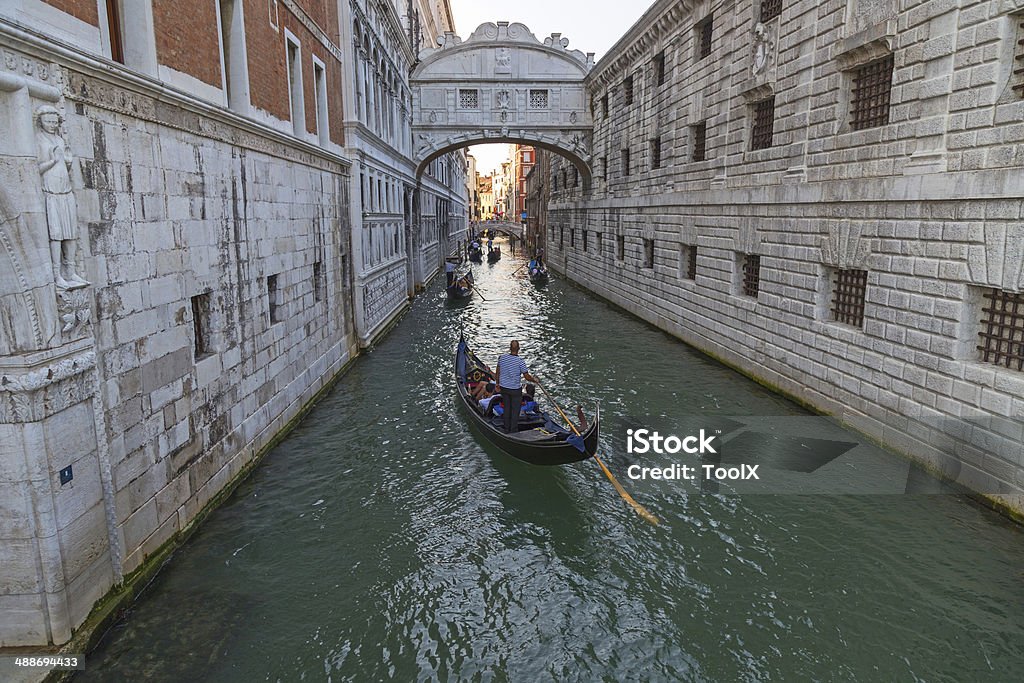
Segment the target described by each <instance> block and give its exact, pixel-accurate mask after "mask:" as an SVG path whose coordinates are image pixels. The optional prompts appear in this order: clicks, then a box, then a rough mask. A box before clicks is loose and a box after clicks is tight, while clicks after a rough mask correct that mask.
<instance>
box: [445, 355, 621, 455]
mask: <svg viewBox="0 0 1024 683" xmlns="http://www.w3.org/2000/svg"><path fill="white" fill-rule="evenodd" d="M488 380H491V381H493V378H492V377H491V375H490V374H489V373H488V372H487V371H486V370H485V369H484V365H483V363H481V362H480V359H479V358H477V357H476V355H475V354H474V353H473V352H472V351H470V350H469V346H468V345H467V344H466V340H465V338H463V339H460V340H459V344H458V346H457V347H456V350H455V381H456V385H457V386H458V390H459V403H460V405H461V406H462V409H463V412H465V413H466V416H467V419H468V420H469V423H470V426H471V427H473V428H474V429H475V430H476V431H478V432H480V433H481V434H482V435H483V436H484V438H486V439H487V440H488V441H490V442H491V443H492V444H494V445H495V446H497V447H498V448H500V449H501V450H503V451H504V452H506V453H508V454H509V455H511V456H512V457H514V458H517V459H519V460H522V461H524V462H528V463H530V464H532V465H564V464H566V463H570V462H579V461H580V460H586V459H587V458H589V457H591V456H592V455H594V453H595V452H596V451H597V439H598V435H599V433H600V422H601V410H600V408H597V409H596V411H595V413H594V421H593V422H592V423H591V424H590V425H589V426H588V427H587V429H586V430H585V431H584V432H583V434H582V439H580V438H578V437H575V435H574V434H573V432H572V431H570V430H568V429H567V428H565V427H563V426H562V425H560V424H558V423H557V422H556V421H555V419H554V418H552V417H551V416H550V415H548V414H547V413H545V412H540V413H539V414H538V415H537V416H536V417H534V418H529V419H528V418H526V417H521V418H520V419H519V431H518V432H515V433H512V434H510V433H508V432H506V431H504V429H502V418H501V417H500V416H497V415H494V416H490V417H486V416H484V414H483V413H482V412H481V410H480V408H479V406H478V404H477V401H476V400H475V399H474V398H473V397H472V395H471V394H470V385H471V384H474V383H475V382H479V381H488ZM570 439H571V441H570ZM574 442H575V443H576V444H579V445H581V446H582V448H583V450H580V449H579V448H578V447H577V446H576V445H574Z"/></svg>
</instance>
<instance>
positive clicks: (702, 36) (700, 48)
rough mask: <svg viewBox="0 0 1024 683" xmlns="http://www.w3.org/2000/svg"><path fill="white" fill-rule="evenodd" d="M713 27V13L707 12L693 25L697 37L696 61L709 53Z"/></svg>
mask: <svg viewBox="0 0 1024 683" xmlns="http://www.w3.org/2000/svg"><path fill="white" fill-rule="evenodd" d="M713 29H714V15H712V14H709V15H707V16H706V17H704V19H702V20H701V21H700V22H698V23H697V25H696V26H694V28H693V31H694V34H695V36H696V38H697V61H698V62H699V61H700V60H702V59H704V58H705V57H707V56H708V55H710V54H711V37H712V32H713Z"/></svg>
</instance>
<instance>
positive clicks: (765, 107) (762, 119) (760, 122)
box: [750, 95, 775, 149]
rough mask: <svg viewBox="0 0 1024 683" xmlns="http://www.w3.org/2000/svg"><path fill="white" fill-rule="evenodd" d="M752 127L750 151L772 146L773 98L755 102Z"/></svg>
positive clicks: (773, 127)
mask: <svg viewBox="0 0 1024 683" xmlns="http://www.w3.org/2000/svg"><path fill="white" fill-rule="evenodd" d="M753 114H754V117H753V118H754V125H753V129H752V130H751V134H750V149H768V148H769V147H771V146H772V137H773V132H774V129H775V96H774V95H772V96H771V97H769V98H768V99H766V100H761V101H760V102H755V103H754V105H753Z"/></svg>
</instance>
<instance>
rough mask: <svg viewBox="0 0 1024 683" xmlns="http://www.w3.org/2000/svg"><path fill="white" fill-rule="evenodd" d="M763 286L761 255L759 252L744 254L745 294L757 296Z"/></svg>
mask: <svg viewBox="0 0 1024 683" xmlns="http://www.w3.org/2000/svg"><path fill="white" fill-rule="evenodd" d="M760 288H761V257H760V256H758V255H757V254H744V255H743V294H744V295H745V296H751V297H754V298H755V299H756V298H757V293H758V292H759V291H760Z"/></svg>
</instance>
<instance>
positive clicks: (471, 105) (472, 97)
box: [459, 88, 480, 109]
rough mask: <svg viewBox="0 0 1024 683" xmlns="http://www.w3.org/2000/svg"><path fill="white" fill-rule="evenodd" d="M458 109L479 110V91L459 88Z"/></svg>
mask: <svg viewBox="0 0 1024 683" xmlns="http://www.w3.org/2000/svg"><path fill="white" fill-rule="evenodd" d="M459 108H461V109H479V108H480V91H479V90H466V89H463V88H459Z"/></svg>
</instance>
